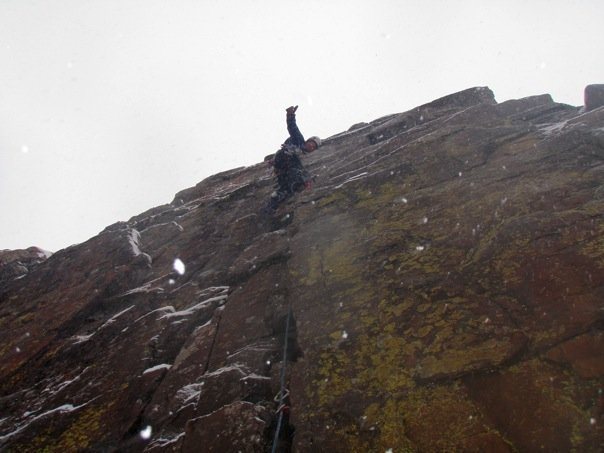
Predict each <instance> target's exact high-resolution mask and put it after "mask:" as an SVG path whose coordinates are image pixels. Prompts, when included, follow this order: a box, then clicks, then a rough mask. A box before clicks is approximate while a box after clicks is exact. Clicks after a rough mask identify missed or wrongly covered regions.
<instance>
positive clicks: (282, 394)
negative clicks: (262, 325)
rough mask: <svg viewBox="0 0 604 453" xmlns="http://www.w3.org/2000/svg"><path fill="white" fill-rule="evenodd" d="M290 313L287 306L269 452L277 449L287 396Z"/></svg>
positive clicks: (272, 452)
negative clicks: (286, 376) (276, 416)
mask: <svg viewBox="0 0 604 453" xmlns="http://www.w3.org/2000/svg"><path fill="white" fill-rule="evenodd" d="M291 314H292V307H291V305H290V306H289V308H288V310H287V321H286V322H285V340H284V341H283V363H282V364H281V389H280V390H279V406H278V409H277V410H278V411H279V420H278V421H277V429H276V430H275V438H274V439H273V448H272V450H271V453H275V452H276V451H277V443H278V441H279V432H280V431H281V424H282V423H283V407H284V404H283V401H284V400H285V397H286V396H287V393H286V392H285V368H286V366H287V338H288V337H289V321H290V318H291Z"/></svg>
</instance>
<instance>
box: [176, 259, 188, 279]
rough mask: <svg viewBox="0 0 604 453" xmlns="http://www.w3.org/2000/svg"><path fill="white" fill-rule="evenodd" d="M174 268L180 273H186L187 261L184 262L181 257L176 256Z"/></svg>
mask: <svg viewBox="0 0 604 453" xmlns="http://www.w3.org/2000/svg"><path fill="white" fill-rule="evenodd" d="M174 270H175V271H176V272H178V274H179V275H184V273H185V263H183V262H182V261H181V260H180V258H176V259H175V260H174Z"/></svg>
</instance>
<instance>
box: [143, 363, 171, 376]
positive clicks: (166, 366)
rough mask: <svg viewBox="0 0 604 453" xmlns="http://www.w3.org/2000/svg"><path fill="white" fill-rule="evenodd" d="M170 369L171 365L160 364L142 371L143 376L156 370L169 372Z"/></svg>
mask: <svg viewBox="0 0 604 453" xmlns="http://www.w3.org/2000/svg"><path fill="white" fill-rule="evenodd" d="M170 368H172V365H170V364H169V363H162V364H160V365H155V366H154V367H151V368H147V369H146V370H145V371H143V376H144V375H145V374H147V373H153V372H154V371H158V370H169V369H170Z"/></svg>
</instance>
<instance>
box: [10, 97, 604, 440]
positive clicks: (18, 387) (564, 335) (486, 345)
mask: <svg viewBox="0 0 604 453" xmlns="http://www.w3.org/2000/svg"><path fill="white" fill-rule="evenodd" d="M591 99H593V96H592V97H591ZM592 107H593V106H592ZM305 164H306V165H307V168H308V169H309V170H310V171H311V172H312V173H313V174H314V175H316V182H315V186H314V188H313V190H311V191H305V192H303V193H301V194H298V195H297V196H296V197H294V198H293V199H291V200H290V201H289V202H288V203H287V204H285V205H284V206H282V207H281V208H280V209H279V210H278V211H277V213H276V214H275V215H274V216H272V217H267V216H266V215H263V214H262V209H263V207H264V206H265V204H266V202H267V200H268V198H269V195H270V193H271V191H272V190H273V189H272V187H273V181H272V176H271V173H270V169H269V168H268V167H267V166H266V164H264V163H262V164H258V165H256V166H252V167H248V168H239V169H235V170H232V171H229V172H226V173H222V174H218V175H215V176H212V177H210V178H208V179H206V180H204V181H202V182H201V183H199V184H198V185H197V186H196V187H193V188H190V189H187V190H184V191H182V192H180V193H178V194H177V195H176V197H175V199H174V201H173V202H172V203H171V204H169V205H165V206H160V207H157V208H155V209H152V210H150V211H148V212H145V213H143V214H141V215H138V216H136V217H133V218H132V219H130V220H129V221H128V222H120V223H116V224H114V225H111V226H109V227H107V228H106V229H105V230H104V231H103V232H102V233H100V234H99V235H98V236H96V237H93V238H92V239H90V240H89V241H87V242H85V243H82V244H79V245H76V246H72V247H70V248H67V249H65V250H61V251H59V252H57V253H55V254H54V255H52V256H50V257H48V258H47V256H42V255H43V254H42V252H40V251H39V250H37V249H35V250H34V249H31V250H30V251H29V252H27V251H24V252H6V251H5V252H2V254H1V255H0V258H1V259H2V261H0V263H1V267H0V282H1V286H0V340H1V342H0V449H2V450H3V451H42V450H44V451H61V452H65V451H135V452H136V451H149V452H172V451H183V452H193V451H215V452H224V451H247V452H251V451H258V452H263V451H267V450H268V451H270V448H271V446H272V441H273V436H274V430H275V427H276V415H275V411H276V409H277V407H276V403H275V401H274V397H275V395H276V394H277V393H278V392H279V375H280V371H281V366H282V350H283V343H284V340H285V337H286V334H285V320H286V318H287V312H288V307H291V310H292V318H291V326H290V330H289V335H288V354H287V372H286V382H287V386H288V388H289V391H290V401H289V403H290V405H291V410H290V412H289V414H288V417H285V423H284V429H283V435H282V436H281V440H280V443H279V450H278V451H289V450H290V449H293V450H294V451H298V452H317V451H325V452H334V451H338V452H368V451H376V452H385V451H392V452H401V451H423V452H427V451H466V452H467V451H476V452H478V451H490V452H495V451H496V452H512V451H549V452H553V451H564V452H566V451H573V450H574V451H581V452H596V451H601V449H602V446H603V440H604V429H603V427H604V395H603V388H604V381H603V377H604V336H603V332H602V329H603V327H604V221H603V215H604V107H601V106H600V107H598V106H596V107H593V108H591V109H590V110H589V111H587V110H585V109H579V108H575V107H571V106H568V105H563V104H557V103H555V102H553V101H552V99H551V98H550V96H549V95H540V96H534V97H529V98H526V99H520V100H512V101H508V102H504V103H500V104H498V103H496V101H495V100H494V96H493V93H492V92H491V91H490V90H489V89H488V88H472V89H469V90H466V91H462V92H460V93H456V94H452V95H450V96H447V97H445V98H442V99H438V100H436V101H434V102H432V103H430V104H427V105H424V106H421V107H418V108H416V109H413V110H411V111H409V112H405V113H401V114H396V115H391V116H387V117H384V118H380V119H378V120H375V121H373V122H372V123H369V124H364V123H363V124H357V125H355V126H353V127H351V129H350V130H349V131H347V132H344V133H341V134H338V135H336V136H333V137H331V138H329V139H327V140H325V145H324V146H323V147H322V148H321V149H320V150H319V151H318V152H316V153H314V154H312V155H309V156H307V157H306V158H305Z"/></svg>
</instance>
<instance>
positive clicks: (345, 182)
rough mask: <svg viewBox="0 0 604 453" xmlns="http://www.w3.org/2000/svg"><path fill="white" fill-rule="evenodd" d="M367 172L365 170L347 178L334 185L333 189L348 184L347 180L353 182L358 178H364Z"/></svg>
mask: <svg viewBox="0 0 604 453" xmlns="http://www.w3.org/2000/svg"><path fill="white" fill-rule="evenodd" d="M368 174H369V173H367V172H366V171H364V172H363V173H359V174H358V175H355V176H353V177H351V178H348V179H347V180H346V181H344V182H343V183H342V184H338V185H337V186H335V187H334V189H340V188H342V187H344V185H345V184H348V183H349V182H353V181H357V180H359V179H362V178H365V177H367V175H368Z"/></svg>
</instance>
